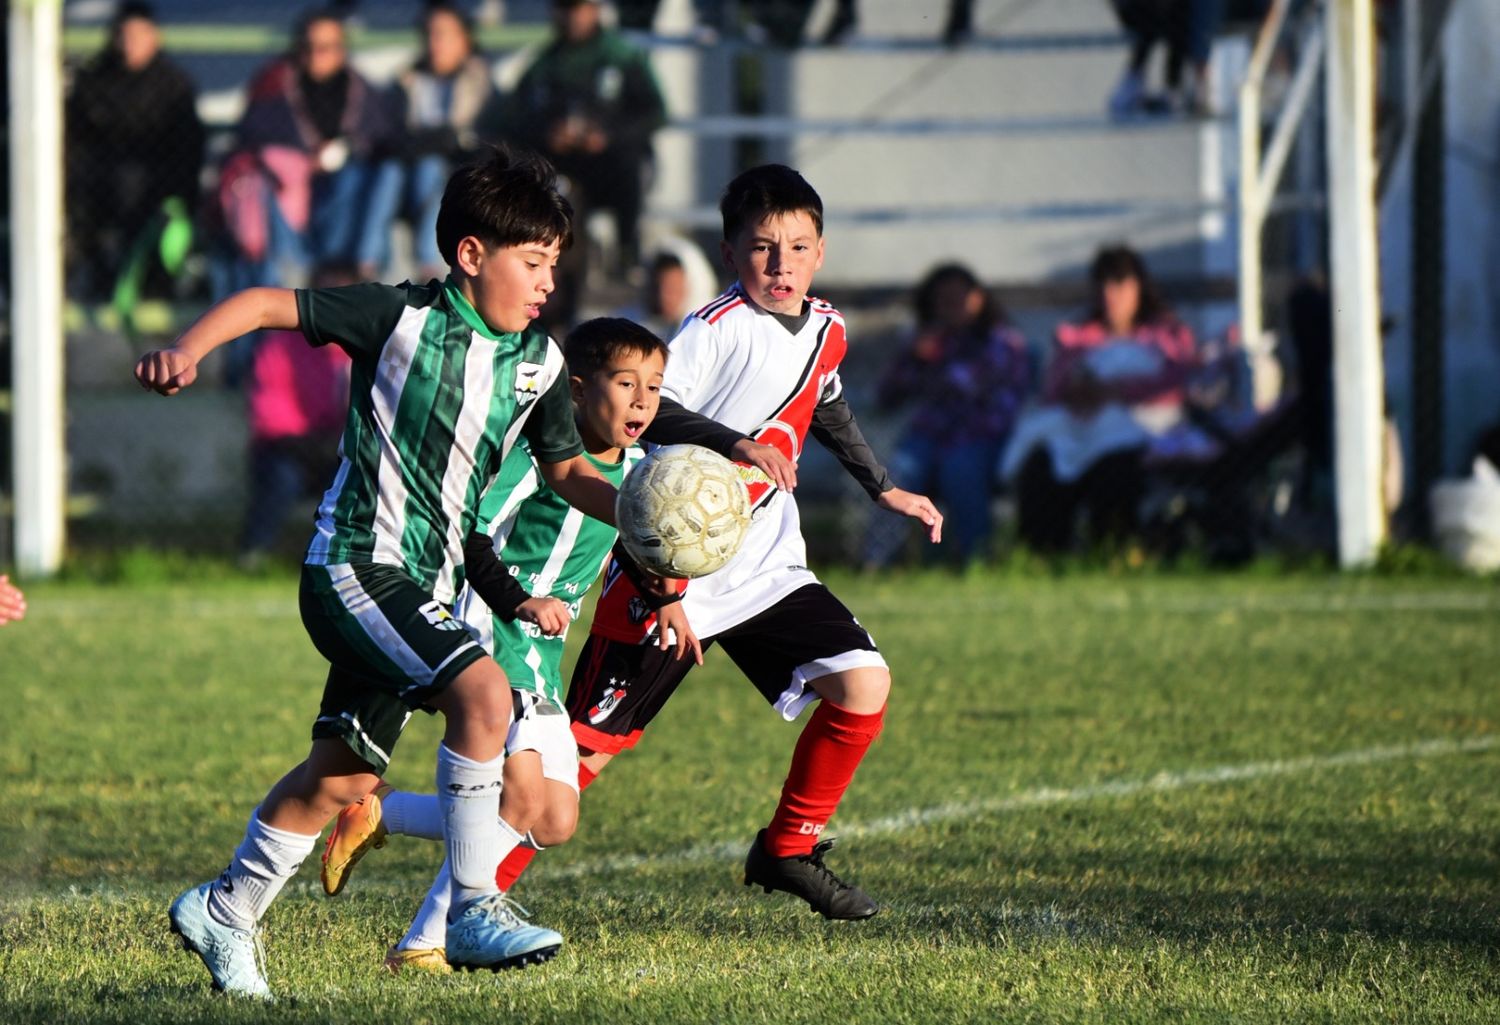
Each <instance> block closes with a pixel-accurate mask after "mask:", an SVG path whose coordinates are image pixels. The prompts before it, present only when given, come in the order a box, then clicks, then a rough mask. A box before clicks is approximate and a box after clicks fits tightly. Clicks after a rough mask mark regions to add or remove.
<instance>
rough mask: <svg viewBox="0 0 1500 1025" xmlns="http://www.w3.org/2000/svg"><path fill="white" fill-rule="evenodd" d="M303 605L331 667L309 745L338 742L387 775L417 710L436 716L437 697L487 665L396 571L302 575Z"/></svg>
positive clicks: (442, 610) (372, 566)
mask: <svg viewBox="0 0 1500 1025" xmlns="http://www.w3.org/2000/svg"><path fill="white" fill-rule="evenodd" d="M299 598H300V604H301V607H302V624H303V626H305V627H306V628H307V633H308V636H309V637H311V638H312V642H313V644H314V646H316V647H317V649H318V651H319V652H321V653H322V655H323V657H324V658H326V659H327V660H328V661H329V662H330V663H331V664H332V666H331V668H330V669H329V672H328V682H327V684H326V685H325V687H324V691H323V703H322V707H321V709H320V711H319V715H318V720H317V722H315V723H314V724H313V738H314V739H318V738H320V737H337V738H339V739H341V740H343V741H345V742H346V743H347V744H348V745H349V747H350V749H351V750H353V751H354V752H355V753H356V754H358V755H359V756H360V757H361V758H363V759H364V760H365V761H367V762H369V763H370V764H371V765H373V766H375V767H376V768H377V770H378V771H381V772H384V771H385V768H386V766H387V765H388V764H389V762H390V757H391V748H392V747H394V746H395V742H396V740H397V739H398V738H399V737H400V736H401V730H402V728H403V727H405V725H406V720H407V719H408V718H410V716H411V712H412V710H413V709H416V708H426V709H427V710H428V711H431V708H430V707H429V702H430V701H431V699H432V698H433V697H435V696H436V695H437V694H439V693H441V692H442V690H443V689H444V688H446V687H447V686H448V684H450V683H452V682H453V679H454V677H456V676H457V675H458V674H459V673H460V672H462V671H463V670H464V669H466V668H468V667H469V666H470V665H472V664H473V663H474V662H476V661H478V660H479V659H481V658H484V657H486V656H485V652H484V649H483V648H482V647H481V646H480V645H479V643H478V642H477V641H476V640H475V639H474V638H473V636H472V635H470V633H469V632H468V630H467V629H466V628H465V627H464V625H463V624H462V623H461V622H459V621H458V620H457V619H454V618H453V616H452V615H451V614H450V613H449V611H448V609H447V607H445V606H444V605H443V604H442V603H440V602H438V601H437V600H435V599H434V598H433V597H432V594H431V593H430V592H428V591H426V590H424V589H423V587H422V586H421V585H420V584H418V583H417V582H416V581H415V580H413V579H412V578H411V577H409V576H407V575H406V573H404V572H403V571H401V570H400V569H398V568H396V567H394V566H386V565H382V564H378V563H368V562H367V563H345V564H341V565H335V566H303V567H302V585H301V588H300V595H299ZM391 698H395V699H397V700H396V701H394V702H392V701H390V700H389V699H391ZM377 699H382V700H377Z"/></svg>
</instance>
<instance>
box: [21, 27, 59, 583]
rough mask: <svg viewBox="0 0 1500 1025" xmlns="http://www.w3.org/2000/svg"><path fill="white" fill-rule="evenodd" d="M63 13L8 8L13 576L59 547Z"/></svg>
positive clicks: (53, 566)
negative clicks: (15, 570)
mask: <svg viewBox="0 0 1500 1025" xmlns="http://www.w3.org/2000/svg"><path fill="white" fill-rule="evenodd" d="M60 33H61V13H60V8H59V5H58V4H57V3H56V2H55V0H29V2H19V3H12V4H11V5H10V24H9V34H10V43H9V57H10V133H11V134H10V216H11V235H10V266H11V293H10V298H11V361H12V375H11V376H12V381H13V388H14V403H13V407H12V408H13V417H14V420H13V430H12V444H13V447H14V448H13V458H12V463H13V466H14V491H15V553H16V568H17V570H18V571H19V572H20V573H22V574H24V575H28V576H32V575H44V574H50V573H54V572H56V571H57V570H58V569H59V568H60V567H61V565H62V556H63V542H64V523H65V521H64V500H65V497H66V493H65V484H64V471H65V466H66V461H65V449H64V437H63V330H62V245H63V226H62V179H63V172H62V67H61V57H60V54H61V49H60V46H59V44H60Z"/></svg>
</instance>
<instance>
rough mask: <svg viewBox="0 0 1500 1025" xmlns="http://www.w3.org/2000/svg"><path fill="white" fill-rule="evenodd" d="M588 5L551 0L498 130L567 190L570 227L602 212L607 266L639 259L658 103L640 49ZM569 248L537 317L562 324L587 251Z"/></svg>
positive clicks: (662, 114) (660, 119)
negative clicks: (541, 41) (548, 24)
mask: <svg viewBox="0 0 1500 1025" xmlns="http://www.w3.org/2000/svg"><path fill="white" fill-rule="evenodd" d="M599 6H600V5H599V4H598V3H596V2H593V0H552V20H553V29H554V35H553V38H552V41H551V42H550V43H548V45H547V46H546V47H545V48H544V49H543V50H542V51H541V53H540V54H538V55H537V57H536V60H535V61H534V62H532V64H531V66H530V67H529V68H527V69H526V71H525V73H524V74H523V75H522V76H521V80H520V82H519V83H517V85H516V88H515V91H514V92H513V93H512V94H511V96H510V97H509V99H508V101H507V103H506V105H505V131H506V134H507V136H508V137H509V138H510V139H511V140H512V141H514V142H517V143H520V144H521V145H524V146H527V147H529V148H531V149H534V150H536V151H538V152H539V153H542V154H543V155H545V156H546V157H547V158H548V159H549V160H551V161H552V163H553V164H554V166H556V168H557V171H558V173H559V174H560V175H562V176H563V177H564V178H566V179H567V180H568V181H569V182H570V183H571V184H572V186H573V188H574V192H572V193H571V194H570V195H569V198H570V199H571V200H572V202H573V207H574V212H575V222H576V223H578V224H582V223H584V221H585V219H586V218H587V216H588V214H589V213H590V212H591V211H593V210H607V211H609V213H610V215H611V217H612V218H613V219H614V225H615V237H616V239H617V240H618V242H619V249H618V253H617V256H618V261H617V265H616V268H615V269H616V270H625V269H628V268H633V267H635V266H636V264H637V263H638V262H639V261H640V245H639V223H640V214H641V207H642V204H643V203H644V201H645V188H646V175H647V170H648V168H649V166H650V163H651V156H652V154H651V137H652V135H653V133H655V131H656V129H658V128H660V127H661V125H662V124H663V123H664V122H665V121H666V107H665V105H664V103H663V101H662V97H661V91H660V89H658V88H657V84H656V76H655V75H654V74H653V72H652V70H651V63H650V60H649V58H648V57H647V55H646V53H645V51H644V50H641V49H639V48H638V47H636V46H635V45H634V44H632V43H630V42H629V41H628V40H626V39H625V38H624V37H623V36H622V35H620V33H618V32H615V31H613V30H610V29H607V28H605V27H604V25H603V24H602V23H601V21H600V10H599ZM580 243H581V244H580V245H576V246H574V247H573V253H572V257H573V259H572V261H568V260H567V257H565V262H564V264H563V265H562V266H561V267H560V268H559V275H558V277H559V280H558V282H557V292H556V293H555V294H554V295H553V297H552V299H550V300H549V301H548V303H547V306H546V308H545V309H544V311H543V313H544V316H545V317H546V319H547V321H548V323H549V324H551V323H567V322H569V321H570V320H571V318H572V316H573V313H574V311H575V309H576V307H577V304H578V300H579V295H578V293H579V290H580V288H581V285H582V280H581V279H582V276H583V274H584V273H585V271H586V269H587V268H586V267H585V266H583V265H582V261H583V259H584V258H585V255H586V253H587V250H588V246H587V244H586V243H585V242H584V240H580Z"/></svg>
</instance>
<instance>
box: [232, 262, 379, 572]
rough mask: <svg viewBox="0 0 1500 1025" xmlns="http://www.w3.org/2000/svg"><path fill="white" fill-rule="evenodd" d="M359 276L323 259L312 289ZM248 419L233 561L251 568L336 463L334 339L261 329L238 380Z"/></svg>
mask: <svg viewBox="0 0 1500 1025" xmlns="http://www.w3.org/2000/svg"><path fill="white" fill-rule="evenodd" d="M359 280H360V278H359V276H358V274H356V273H355V269H354V268H353V267H352V266H343V265H337V264H330V265H327V266H325V267H322V268H320V269H319V270H318V271H317V272H316V273H315V274H314V275H313V282H312V283H313V287H315V288H334V287H337V286H339V285H352V284H355V283H356V282H358V281H359ZM245 407H246V411H247V413H248V415H249V418H250V453H249V455H250V480H249V485H250V486H249V491H250V501H249V505H248V507H247V508H246V511H245V524H244V528H243V530H242V531H241V534H240V564H241V565H242V566H244V567H245V568H247V569H253V568H256V567H258V566H259V565H260V564H261V563H262V562H264V561H265V558H266V556H267V555H268V554H269V553H270V552H271V550H272V549H273V548H274V547H275V544H276V540H277V538H278V537H279V536H280V535H281V528H282V526H283V525H284V524H285V521H286V516H287V512H288V511H289V510H290V509H291V508H292V506H293V505H294V504H295V503H296V502H297V500H298V499H299V498H303V497H306V496H308V495H312V494H317V492H318V489H319V488H320V487H322V486H323V485H324V484H325V483H326V482H327V481H329V480H332V479H333V475H334V471H335V470H336V469H337V467H338V448H339V436H340V434H341V433H342V432H343V428H344V417H345V414H346V413H347V412H348V409H349V356H348V354H347V353H345V352H344V350H343V349H341V348H339V347H338V346H337V345H318V346H313V345H308V344H307V339H306V338H304V337H303V336H302V333H301V332H300V331H263V332H261V334H260V335H259V336H258V337H257V339H256V342H255V347H254V350H253V353H252V356H251V361H250V371H249V375H248V377H247V379H246V382H245Z"/></svg>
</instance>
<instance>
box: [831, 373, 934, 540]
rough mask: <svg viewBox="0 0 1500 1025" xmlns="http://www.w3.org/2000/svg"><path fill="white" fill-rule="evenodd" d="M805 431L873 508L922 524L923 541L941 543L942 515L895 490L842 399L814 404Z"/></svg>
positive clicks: (913, 495) (915, 496) (910, 494)
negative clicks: (924, 530) (833, 458)
mask: <svg viewBox="0 0 1500 1025" xmlns="http://www.w3.org/2000/svg"><path fill="white" fill-rule="evenodd" d="M809 429H810V430H811V432H812V435H813V437H815V438H817V439H818V441H819V442H820V443H821V444H822V445H823V447H824V448H826V449H828V450H829V451H830V452H832V453H833V454H834V456H836V457H837V458H838V461H839V462H841V463H843V464H844V469H846V470H848V471H849V474H850V476H852V477H853V478H854V479H855V481H857V482H858V483H859V486H860V487H862V488H864V489H865V494H867V495H869V496H870V497H871V498H872V499H874V500H875V504H876V505H878V506H880V507H881V508H882V509H888V510H890V511H891V512H894V513H900V514H901V515H902V516H910V517H912V518H913V519H916V520H920V521H922V523H923V524H924V525H926V527H927V539H928V540H929V541H931V542H932V543H933V544H936V543H938V542H939V541H941V540H942V539H943V514H942V513H940V512H938V511H937V506H935V505H933V504H932V499H930V498H928V497H927V496H926V495H919V494H916V493H915V492H912V491H906V490H903V489H902V488H898V487H896V485H895V482H893V481H892V480H891V475H890V473H889V471H887V470H886V468H885V467H884V466H882V465H880V462H879V461H878V460H877V459H876V458H875V452H874V450H873V449H871V448H870V443H869V442H867V441H866V440H865V435H864V432H863V431H861V430H860V429H859V424H858V423H857V422H855V419H854V411H853V410H852V409H850V408H849V403H848V402H846V401H844V397H843V396H842V395H840V396H838V397H837V398H834V399H832V400H831V401H827V402H821V403H819V404H818V406H817V407H816V408H815V409H814V410H813V417H812V425H811V427H810V428H809Z"/></svg>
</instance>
